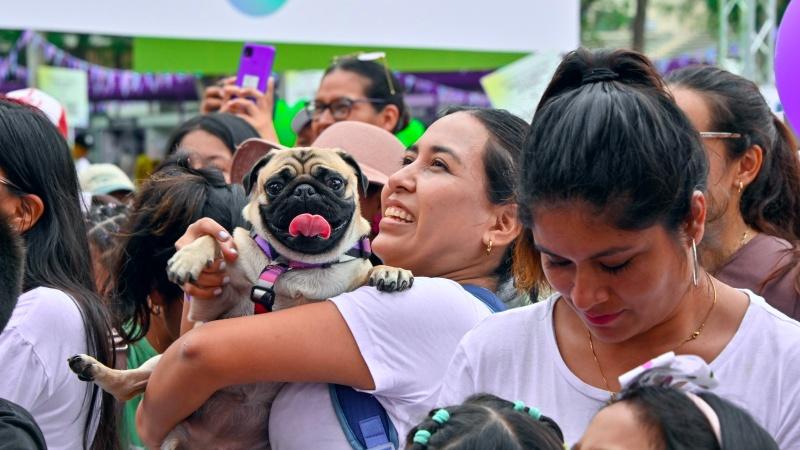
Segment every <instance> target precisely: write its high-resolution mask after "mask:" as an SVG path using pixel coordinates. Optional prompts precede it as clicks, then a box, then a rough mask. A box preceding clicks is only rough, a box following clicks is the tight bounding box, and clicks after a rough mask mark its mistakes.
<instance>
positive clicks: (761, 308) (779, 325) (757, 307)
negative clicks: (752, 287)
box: [742, 289, 800, 339]
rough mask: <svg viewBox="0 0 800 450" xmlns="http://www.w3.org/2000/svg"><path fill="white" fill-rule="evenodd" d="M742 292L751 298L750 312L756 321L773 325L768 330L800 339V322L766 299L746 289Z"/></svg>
mask: <svg viewBox="0 0 800 450" xmlns="http://www.w3.org/2000/svg"><path fill="white" fill-rule="evenodd" d="M742 291H743V292H744V293H745V294H747V295H748V296H749V297H750V307H749V308H748V310H749V311H748V312H750V311H752V313H753V320H754V321H759V322H767V323H769V324H770V325H771V326H770V327H768V330H772V331H774V332H786V333H789V334H793V335H796V337H797V339H800V322H798V321H796V320H794V319H792V318H791V317H789V316H787V315H786V314H784V313H782V312H780V311H778V310H777V309H776V308H775V307H773V306H772V305H770V304H769V303H768V302H767V300H766V299H765V298H764V297H762V296H760V295H758V294H755V293H753V292H752V291H749V290H746V289H744V290H742Z"/></svg>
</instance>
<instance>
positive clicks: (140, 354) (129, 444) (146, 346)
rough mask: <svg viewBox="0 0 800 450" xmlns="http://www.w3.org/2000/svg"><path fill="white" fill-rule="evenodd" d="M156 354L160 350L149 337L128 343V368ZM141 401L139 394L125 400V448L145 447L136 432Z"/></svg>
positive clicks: (123, 441) (131, 449)
mask: <svg viewBox="0 0 800 450" xmlns="http://www.w3.org/2000/svg"><path fill="white" fill-rule="evenodd" d="M156 355H158V352H157V351H156V350H155V349H154V348H153V346H151V345H150V343H149V342H147V338H142V339H140V340H138V341H136V342H134V343H133V344H130V345H128V369H136V368H137V367H139V366H141V365H142V364H144V362H145V361H147V360H148V359H150V358H152V357H153V356H156ZM140 401H142V396H141V395H137V396H136V397H133V398H132V399H130V400H128V401H127V402H125V409H124V410H123V412H122V430H121V431H122V432H121V433H120V439H121V440H122V448H123V449H130V450H133V449H144V448H145V447H144V444H143V443H142V440H141V439H139V435H138V434H137V433H136V408H138V407H139V402H140Z"/></svg>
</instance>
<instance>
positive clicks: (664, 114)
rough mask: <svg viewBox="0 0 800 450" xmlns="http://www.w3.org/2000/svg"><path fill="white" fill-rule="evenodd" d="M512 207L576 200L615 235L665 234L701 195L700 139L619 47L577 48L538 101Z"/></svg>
mask: <svg viewBox="0 0 800 450" xmlns="http://www.w3.org/2000/svg"><path fill="white" fill-rule="evenodd" d="M520 174H521V182H520V190H519V200H518V201H519V205H520V209H521V212H522V218H523V220H525V221H526V224H527V225H532V222H533V219H534V218H533V217H532V210H531V207H532V205H536V204H542V203H548V202H559V201H564V200H567V201H570V200H582V201H585V202H587V203H588V204H590V205H592V206H593V207H595V208H597V210H598V212H603V213H606V214H607V215H608V217H609V218H610V219H611V220H612V222H613V223H615V225H616V226H618V227H619V228H622V229H627V230H633V229H643V228H647V227H649V226H652V225H654V224H656V223H660V224H662V225H664V227H665V228H666V229H667V230H668V231H671V232H677V230H678V228H679V226H680V225H681V224H682V223H683V222H684V221H685V220H686V218H687V217H688V216H689V215H690V205H691V197H692V194H693V192H694V191H695V190H703V189H704V188H705V183H706V175H707V161H706V157H705V153H704V151H703V146H702V143H701V142H700V137H699V135H698V134H697V132H696V131H695V129H694V128H693V127H692V125H691V123H690V122H689V121H688V119H687V118H686V116H685V115H684V114H683V113H682V112H681V110H680V109H679V108H678V106H677V105H676V104H675V102H674V101H673V99H672V97H671V96H670V95H669V94H668V93H667V91H666V89H665V88H664V84H663V82H662V80H661V78H660V77H659V76H658V74H657V72H656V70H655V68H654V67H653V65H652V64H651V63H650V61H649V60H648V59H647V58H646V57H645V56H644V55H641V54H639V53H636V52H634V51H629V50H614V51H611V50H595V51H589V50H585V49H578V50H576V51H573V52H570V53H569V54H568V55H567V56H565V57H564V59H563V61H562V62H561V64H560V65H559V67H558V69H557V70H556V73H555V75H554V77H553V79H552V81H551V82H550V85H549V86H548V87H547V89H546V91H545V93H544V96H543V97H542V99H541V101H540V103H539V106H538V108H537V111H536V114H535V116H534V118H533V123H532V124H531V130H530V134H529V135H528V137H527V139H526V141H525V146H524V151H523V157H522V168H521V170H520Z"/></svg>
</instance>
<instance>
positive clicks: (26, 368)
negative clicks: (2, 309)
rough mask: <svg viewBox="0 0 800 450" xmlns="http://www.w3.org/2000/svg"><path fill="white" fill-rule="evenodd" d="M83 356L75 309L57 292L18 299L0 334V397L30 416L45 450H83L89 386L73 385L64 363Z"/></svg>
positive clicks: (77, 382) (83, 342) (75, 381)
mask: <svg viewBox="0 0 800 450" xmlns="http://www.w3.org/2000/svg"><path fill="white" fill-rule="evenodd" d="M86 351H87V349H86V333H85V332H84V329H83V319H82V318H81V314H80V310H79V309H78V306H77V305H76V304H75V302H74V301H73V300H72V298H71V297H70V296H68V295H67V294H65V293H64V292H61V291H59V290H56V289H50V288H44V287H40V288H36V289H33V290H30V291H28V292H26V293H24V294H22V295H21V296H20V297H19V300H18V302H17V306H16V307H15V308H14V312H13V313H12V315H11V319H10V320H9V322H8V325H7V326H6V328H5V330H3V333H2V334H0V361H2V364H0V397H2V398H5V399H7V400H11V401H12V402H14V403H17V404H18V405H20V406H22V407H23V408H25V409H26V410H28V412H30V413H31V415H32V416H33V418H34V419H36V423H37V424H38V425H39V427H40V428H41V429H42V434H44V438H45V441H46V442H47V448H49V449H50V450H61V449H63V450H75V449H81V448H83V428H84V425H85V423H86V417H87V415H88V413H89V409H90V408H89V402H90V400H91V395H90V394H91V392H90V390H89V389H90V387H91V386H92V385H91V384H90V383H86V382H83V381H80V380H78V377H77V376H75V374H74V373H72V371H70V370H69V366H68V365H67V359H68V358H69V357H70V356H72V355H74V354H76V353H86ZM97 414H98V412H95V416H94V417H95V418H97V417H98V416H97ZM95 426H96V422H95Z"/></svg>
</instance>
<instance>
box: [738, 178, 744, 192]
mask: <svg viewBox="0 0 800 450" xmlns="http://www.w3.org/2000/svg"><path fill="white" fill-rule="evenodd" d="M743 190H744V183H742V180H739V193H740V194H741V193H742V191H743Z"/></svg>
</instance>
